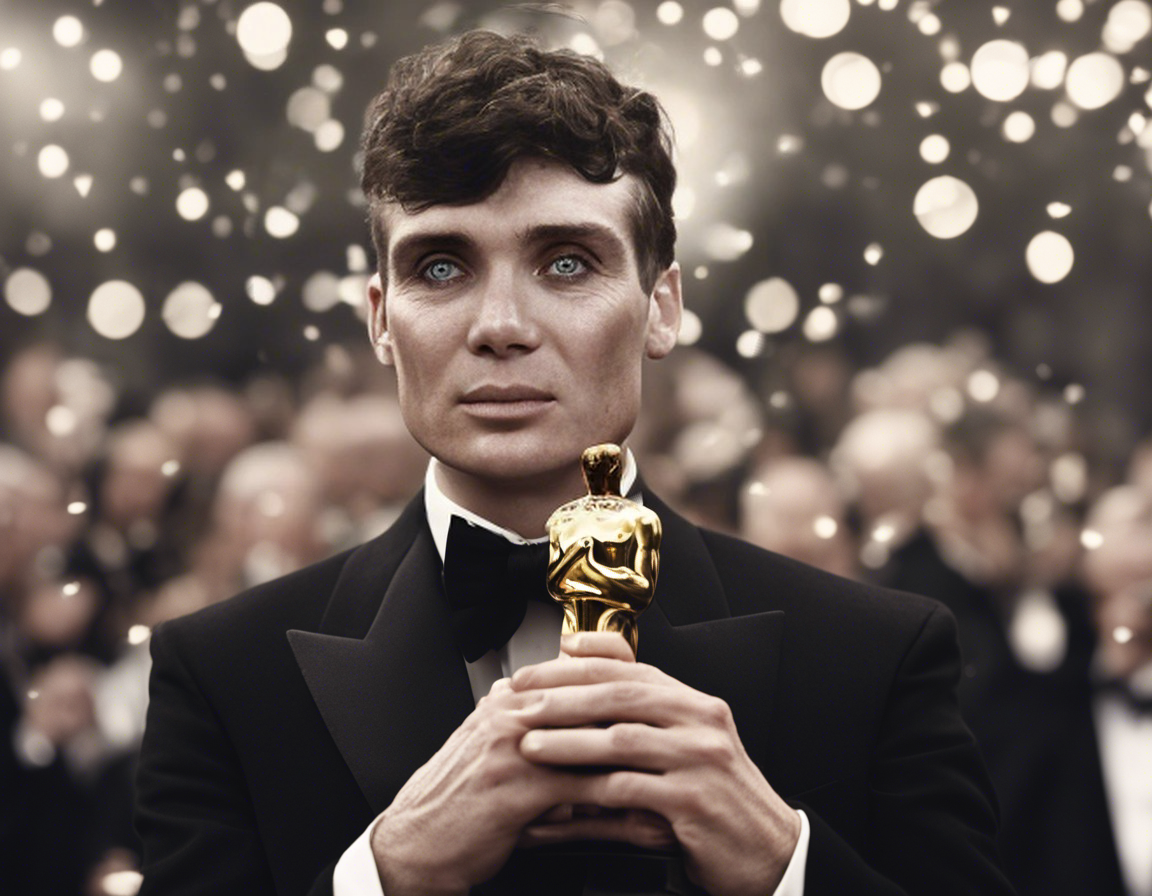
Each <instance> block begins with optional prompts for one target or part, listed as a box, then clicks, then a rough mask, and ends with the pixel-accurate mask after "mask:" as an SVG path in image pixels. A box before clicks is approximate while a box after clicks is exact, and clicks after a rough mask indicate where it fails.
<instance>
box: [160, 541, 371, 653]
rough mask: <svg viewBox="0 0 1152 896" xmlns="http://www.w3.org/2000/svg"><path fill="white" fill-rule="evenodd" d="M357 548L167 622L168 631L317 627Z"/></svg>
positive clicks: (223, 634)
mask: <svg viewBox="0 0 1152 896" xmlns="http://www.w3.org/2000/svg"><path fill="white" fill-rule="evenodd" d="M351 553H352V551H343V552H341V553H339V554H335V555H333V556H331V557H328V558H326V559H324V560H320V561H318V562H316V563H313V564H311V565H309V566H305V567H303V568H301V569H298V570H296V571H295V572H291V573H288V574H287V575H284V576H280V577H279V578H276V579H272V580H271V581H268V582H264V583H262V584H260V585H255V586H253V587H251V588H248V589H246V590H244V591H241V592H240V593H239V594H237V595H235V596H234V597H230V598H228V599H227V600H224V601H221V602H220V603H218V604H213V605H212V606H209V607H205V608H204V609H202V610H197V611H196V612H195V613H190V614H188V615H187V616H181V617H179V618H177V619H173V620H170V621H168V622H165V623H163V624H162V625H161V626H160V629H162V630H163V632H164V634H165V635H166V636H170V637H174V638H176V639H178V640H183V639H184V638H189V639H193V640H196V641H200V640H201V639H205V638H207V639H212V640H214V641H215V640H218V639H227V640H231V639H233V638H236V637H242V638H251V637H256V636H258V634H259V633H261V632H277V633H279V632H283V631H287V630H288V629H291V628H302V629H310V630H311V629H315V628H316V627H317V626H318V625H319V624H320V619H321V617H322V616H323V614H324V609H325V607H326V606H327V602H328V598H329V597H330V595H331V594H332V589H333V588H334V587H335V586H336V582H337V581H338V580H339V578H340V574H341V572H342V571H343V569H344V564H345V562H346V561H347V559H348V556H349V555H350V554H351Z"/></svg>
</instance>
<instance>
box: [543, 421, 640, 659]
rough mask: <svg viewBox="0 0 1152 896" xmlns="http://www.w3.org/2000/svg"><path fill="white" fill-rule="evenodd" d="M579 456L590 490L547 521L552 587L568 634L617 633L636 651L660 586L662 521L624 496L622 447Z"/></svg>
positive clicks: (606, 447) (596, 447)
mask: <svg viewBox="0 0 1152 896" xmlns="http://www.w3.org/2000/svg"><path fill="white" fill-rule="evenodd" d="M580 461H581V464H582V466H583V468H584V481H585V483H586V484H587V486H588V494H587V495H585V496H584V497H583V498H579V499H578V500H576V501H571V502H569V503H568V504H564V505H563V506H561V507H559V508H557V509H556V511H555V512H554V513H553V514H552V516H551V517H549V519H548V592H549V593H550V594H551V595H552V597H553V599H555V600H557V601H559V602H560V603H561V604H563V605H564V628H563V631H564V633H565V634H568V633H572V632H620V634H622V635H623V636H624V638H625V639H626V640H627V641H628V643H629V644H630V645H631V646H632V652H633V653H635V652H636V648H637V632H636V618H637V617H638V616H639V615H640V613H641V611H642V610H644V609H645V608H646V607H647V606H648V604H650V603H651V602H652V595H653V592H654V591H655V590H656V574H657V572H658V571H659V567H660V533H661V528H660V518H659V517H658V516H657V515H656V514H655V513H653V512H652V511H651V510H649V509H648V508H646V507H643V506H642V505H640V504H637V503H636V502H635V501H630V500H628V499H627V498H625V497H624V496H623V495H621V494H620V478H621V476H622V474H623V469H624V457H623V454H622V453H621V451H620V447H619V446H618V445H612V444H603V445H593V446H592V447H591V448H587V449H585V451H584V453H583V455H582V456H581V458H580Z"/></svg>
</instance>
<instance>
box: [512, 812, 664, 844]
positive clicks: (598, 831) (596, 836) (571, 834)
mask: <svg viewBox="0 0 1152 896" xmlns="http://www.w3.org/2000/svg"><path fill="white" fill-rule="evenodd" d="M570 840H614V841H617V842H621V843H630V844H632V845H633V846H639V847H643V848H646V849H670V848H671V847H673V846H675V844H676V835H675V834H674V833H673V832H672V827H671V825H669V824H668V822H667V821H665V820H664V819H663V818H661V817H660V816H659V815H656V814H655V813H652V812H644V811H629V812H625V813H623V814H622V815H600V816H597V817H594V818H574V819H572V820H571V821H566V822H562V823H560V824H548V825H530V826H528V827H526V828H525V829H524V830H523V831H522V832H521V835H520V840H519V843H518V844H517V845H518V846H521V847H528V848H531V847H534V846H546V845H548V844H551V843H565V842H568V841H570Z"/></svg>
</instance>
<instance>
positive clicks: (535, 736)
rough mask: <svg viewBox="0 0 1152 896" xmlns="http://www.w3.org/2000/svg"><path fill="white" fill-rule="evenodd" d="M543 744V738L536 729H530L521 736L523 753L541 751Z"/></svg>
mask: <svg viewBox="0 0 1152 896" xmlns="http://www.w3.org/2000/svg"><path fill="white" fill-rule="evenodd" d="M543 746H544V744H543V743H542V738H541V737H540V734H539V733H538V732H536V731H529V732H528V733H527V734H525V735H524V736H523V737H522V738H520V751H521V752H522V753H539V752H540V749H541V747H543Z"/></svg>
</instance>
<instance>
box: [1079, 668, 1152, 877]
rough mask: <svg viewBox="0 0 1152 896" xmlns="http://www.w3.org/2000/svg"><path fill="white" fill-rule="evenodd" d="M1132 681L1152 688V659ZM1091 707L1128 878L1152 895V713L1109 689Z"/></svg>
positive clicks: (1142, 690)
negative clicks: (1142, 709) (1140, 708)
mask: <svg viewBox="0 0 1152 896" xmlns="http://www.w3.org/2000/svg"><path fill="white" fill-rule="evenodd" d="M1131 683H1132V686H1133V688H1134V690H1136V691H1137V692H1140V693H1148V692H1149V691H1152V664H1150V665H1147V666H1145V667H1144V668H1143V669H1141V670H1139V671H1138V672H1137V673H1136V674H1135V675H1133V676H1132V681H1131ZM1092 709H1093V714H1094V716H1095V721H1096V738H1097V741H1098V742H1099V744H1100V765H1101V768H1102V769H1103V772H1104V790H1105V792H1106V794H1107V796H1108V812H1109V815H1110V816H1111V818H1112V830H1113V832H1114V834H1115V839H1116V853H1117V858H1118V859H1119V860H1120V870H1121V872H1122V873H1123V876H1124V884H1125V886H1126V888H1127V891H1128V892H1129V893H1130V894H1132V896H1152V715H1149V714H1148V713H1146V712H1143V713H1142V712H1139V711H1138V710H1137V709H1135V708H1134V707H1133V706H1132V705H1131V704H1130V703H1129V702H1128V701H1127V700H1125V699H1124V697H1123V696H1121V695H1119V694H1110V693H1102V694H1099V695H1097V697H1096V698H1095V701H1094V703H1093V705H1092Z"/></svg>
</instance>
